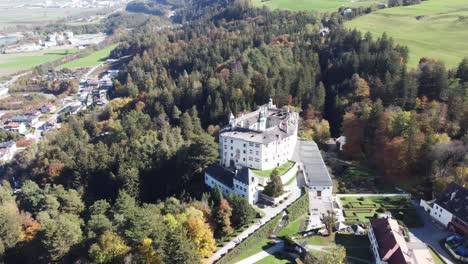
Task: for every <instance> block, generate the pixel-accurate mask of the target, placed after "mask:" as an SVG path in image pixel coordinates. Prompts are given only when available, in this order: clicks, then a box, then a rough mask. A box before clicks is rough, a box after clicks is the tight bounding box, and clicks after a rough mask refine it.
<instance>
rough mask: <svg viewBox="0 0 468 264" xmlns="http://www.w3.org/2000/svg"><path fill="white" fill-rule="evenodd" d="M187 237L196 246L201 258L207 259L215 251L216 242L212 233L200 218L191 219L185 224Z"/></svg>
mask: <svg viewBox="0 0 468 264" xmlns="http://www.w3.org/2000/svg"><path fill="white" fill-rule="evenodd" d="M185 225H186V227H187V230H188V235H189V236H190V237H191V238H192V240H193V241H194V242H195V244H196V245H197V251H198V254H200V256H201V257H209V256H210V255H211V254H212V253H213V251H215V250H216V241H215V239H214V237H213V231H212V230H211V228H210V226H209V225H208V224H207V223H205V221H204V220H203V218H201V217H192V218H190V219H188V220H187V222H186V223H185Z"/></svg>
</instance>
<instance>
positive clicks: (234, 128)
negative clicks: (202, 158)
mask: <svg viewBox="0 0 468 264" xmlns="http://www.w3.org/2000/svg"><path fill="white" fill-rule="evenodd" d="M298 123H299V116H298V114H297V113H295V112H291V111H289V110H284V109H278V108H276V106H275V105H273V102H272V101H271V99H270V102H269V103H268V104H267V105H263V106H261V107H260V108H259V109H258V110H256V111H254V112H251V113H248V114H245V115H241V116H240V117H238V118H234V116H232V115H231V118H230V121H229V124H230V127H226V128H224V129H222V130H221V132H220V134H219V156H220V163H221V164H222V165H223V166H225V167H235V166H242V167H249V168H251V169H256V170H270V169H273V168H275V167H278V166H280V165H281V164H283V163H285V162H287V161H288V160H291V158H292V155H293V153H294V148H295V147H296V143H297V127H298Z"/></svg>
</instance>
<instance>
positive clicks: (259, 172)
mask: <svg viewBox="0 0 468 264" xmlns="http://www.w3.org/2000/svg"><path fill="white" fill-rule="evenodd" d="M295 164H296V163H295V162H294V161H287V162H285V163H283V164H282V165H280V166H278V167H276V168H273V169H271V170H251V171H252V172H253V173H254V174H255V175H257V176H261V177H266V178H269V177H271V173H272V172H273V170H274V169H277V170H278V176H280V177H281V176H283V175H285V174H286V173H287V172H288V171H289V170H290V169H291V168H292V167H293V166H294V165H295Z"/></svg>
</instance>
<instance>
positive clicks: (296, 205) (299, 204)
mask: <svg viewBox="0 0 468 264" xmlns="http://www.w3.org/2000/svg"><path fill="white" fill-rule="evenodd" d="M286 210H287V211H288V221H289V222H292V221H294V220H296V219H297V218H299V217H301V216H302V215H304V214H306V213H308V212H309V195H308V192H307V191H305V192H304V193H303V194H302V196H301V197H299V199H297V200H296V201H295V202H293V203H292V204H291V205H290V206H289V207H287V208H286Z"/></svg>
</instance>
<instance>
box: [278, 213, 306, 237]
mask: <svg viewBox="0 0 468 264" xmlns="http://www.w3.org/2000/svg"><path fill="white" fill-rule="evenodd" d="M305 217H306V215H303V216H301V217H299V218H298V219H296V220H294V221H292V222H291V223H289V224H288V225H287V226H285V227H284V228H283V229H281V231H280V232H279V233H278V234H277V235H276V236H278V237H286V236H292V235H295V234H297V233H299V232H300V228H301V223H302V221H304V218H305Z"/></svg>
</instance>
